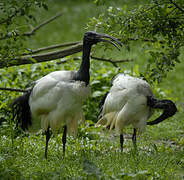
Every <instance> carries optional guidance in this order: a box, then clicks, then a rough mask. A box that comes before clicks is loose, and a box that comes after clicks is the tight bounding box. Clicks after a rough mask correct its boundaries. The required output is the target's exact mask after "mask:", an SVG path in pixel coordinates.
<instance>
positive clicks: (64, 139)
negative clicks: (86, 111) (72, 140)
mask: <svg viewBox="0 0 184 180" xmlns="http://www.w3.org/2000/svg"><path fill="white" fill-rule="evenodd" d="M66 134H67V126H66V125H65V126H64V132H63V137H62V142H63V156H65V144H66Z"/></svg>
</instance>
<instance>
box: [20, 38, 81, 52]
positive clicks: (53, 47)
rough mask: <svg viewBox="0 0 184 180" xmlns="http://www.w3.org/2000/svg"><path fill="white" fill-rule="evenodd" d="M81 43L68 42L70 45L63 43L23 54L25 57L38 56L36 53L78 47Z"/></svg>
mask: <svg viewBox="0 0 184 180" xmlns="http://www.w3.org/2000/svg"><path fill="white" fill-rule="evenodd" d="M79 43H81V41H77V42H68V43H62V44H56V45H51V46H47V47H42V48H39V49H35V50H31V51H30V52H29V53H27V54H23V55H29V54H36V53H40V52H42V51H47V50H51V49H56V48H63V47H68V46H73V45H76V44H79Z"/></svg>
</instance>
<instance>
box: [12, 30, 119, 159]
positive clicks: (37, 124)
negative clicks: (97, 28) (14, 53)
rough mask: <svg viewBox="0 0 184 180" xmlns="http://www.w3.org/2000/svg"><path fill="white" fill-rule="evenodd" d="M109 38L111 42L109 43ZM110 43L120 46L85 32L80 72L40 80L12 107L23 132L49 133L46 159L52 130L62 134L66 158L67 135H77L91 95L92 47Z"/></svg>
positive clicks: (104, 36)
mask: <svg viewBox="0 0 184 180" xmlns="http://www.w3.org/2000/svg"><path fill="white" fill-rule="evenodd" d="M106 38H109V39H110V40H108V39H106ZM102 41H103V42H109V43H111V44H112V45H114V46H115V47H116V48H118V49H119V47H118V46H117V45H116V43H117V44H118V45H120V46H121V43H120V42H119V41H118V40H116V39H115V38H114V37H111V36H109V35H106V34H99V33H96V32H92V31H89V32H86V33H85V34H84V38H83V55H82V63H81V65H80V68H79V70H78V71H55V72H52V73H50V74H48V75H46V76H44V77H42V78H41V79H39V80H37V81H36V82H35V84H34V86H33V87H32V88H31V89H30V90H29V92H27V93H25V94H23V95H22V96H20V97H18V98H17V99H15V100H14V102H13V103H12V109H13V117H14V120H15V119H17V121H18V124H20V127H21V128H22V129H23V130H28V131H29V132H37V131H38V130H39V129H43V130H44V131H45V132H46V146H45V158H47V148H48V142H49V139H50V129H51V131H52V132H53V133H54V134H55V133H57V132H59V131H60V130H61V128H62V127H63V126H64V131H63V137H62V142H63V155H64V154H65V144H66V134H67V133H69V134H72V133H73V134H75V133H76V132H77V124H78V120H79V119H80V118H84V116H83V113H82V104H83V101H84V100H85V99H86V98H87V97H88V96H89V95H90V87H89V80H90V74H89V68H90V51H91V47H92V45H93V44H97V43H98V42H102ZM115 42H116V43H115Z"/></svg>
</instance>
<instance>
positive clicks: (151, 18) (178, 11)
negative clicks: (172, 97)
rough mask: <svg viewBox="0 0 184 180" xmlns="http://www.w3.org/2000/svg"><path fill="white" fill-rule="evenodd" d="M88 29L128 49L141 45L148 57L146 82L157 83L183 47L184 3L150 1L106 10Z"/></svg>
mask: <svg viewBox="0 0 184 180" xmlns="http://www.w3.org/2000/svg"><path fill="white" fill-rule="evenodd" d="M88 27H89V28H96V30H97V31H103V32H104V31H105V32H106V33H111V34H113V35H115V36H117V37H119V38H120V39H121V41H122V43H123V44H124V46H126V48H127V49H128V50H130V42H131V41H139V42H143V43H141V45H142V46H143V49H144V50H145V53H148V54H149V58H148V62H147V70H146V72H145V73H144V76H145V77H146V78H147V79H150V78H152V79H157V80H158V81H160V80H161V79H162V77H165V76H166V74H167V72H169V71H170V70H172V69H173V68H174V66H175V64H176V62H180V61H179V55H180V53H181V47H183V46H184V3H183V1H180V0H175V1H174V0H169V1H168V0H154V1H151V2H150V4H146V5H141V6H139V7H138V8H135V9H133V10H127V6H126V5H124V7H118V8H116V7H109V8H108V9H107V11H106V12H105V13H103V14H100V15H99V17H98V18H92V19H91V21H90V23H89V24H88Z"/></svg>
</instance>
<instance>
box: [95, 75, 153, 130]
mask: <svg viewBox="0 0 184 180" xmlns="http://www.w3.org/2000/svg"><path fill="white" fill-rule="evenodd" d="M152 95H153V93H152V89H151V87H150V85H149V84H148V83H147V82H146V81H144V80H142V79H139V78H134V77H131V76H129V75H124V74H119V75H118V76H116V77H115V79H114V80H113V83H112V87H111V89H110V92H109V94H108V95H107V97H106V99H105V102H104V105H103V110H102V114H101V119H100V120H99V121H98V122H97V125H100V124H102V125H105V127H107V126H110V129H112V128H114V127H115V129H116V131H117V132H118V133H121V132H122V129H123V128H124V127H125V126H127V125H130V124H132V125H133V126H134V127H135V128H137V129H139V131H140V132H143V131H144V129H145V126H146V121H147V119H148V118H149V117H150V116H151V114H152V110H151V108H149V107H148V106H147V98H146V96H152Z"/></svg>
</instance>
